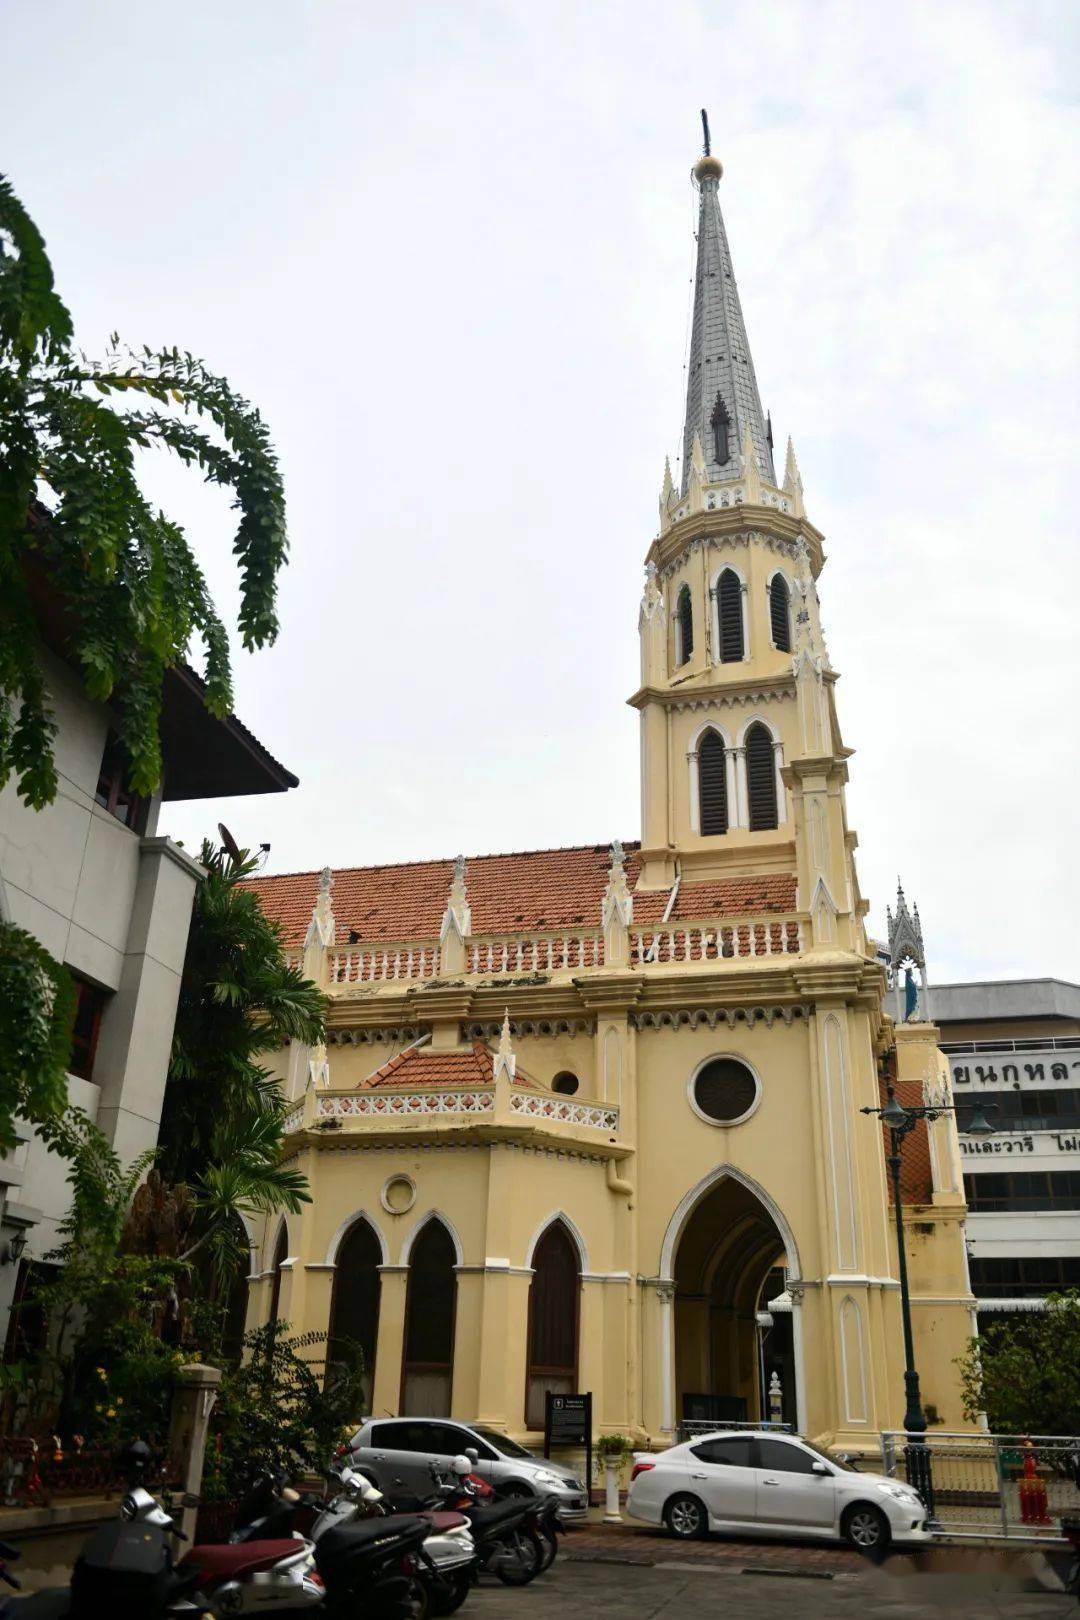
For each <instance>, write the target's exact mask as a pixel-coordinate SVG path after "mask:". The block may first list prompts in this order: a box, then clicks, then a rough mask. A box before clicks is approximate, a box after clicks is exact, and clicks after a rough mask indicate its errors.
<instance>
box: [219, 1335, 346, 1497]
mask: <svg viewBox="0 0 1080 1620" xmlns="http://www.w3.org/2000/svg"><path fill="white" fill-rule="evenodd" d="M337 1345H338V1341H337V1340H335V1353H334V1364H333V1367H332V1368H331V1369H330V1375H329V1376H327V1365H326V1359H325V1357H326V1338H325V1336H324V1335H323V1334H318V1333H305V1334H290V1333H289V1331H288V1326H287V1324H286V1323H276V1324H271V1325H270V1326H268V1327H264V1328H259V1329H258V1330H257V1331H256V1332H254V1333H249V1334H247V1335H246V1336H245V1338H244V1347H243V1348H244V1353H243V1356H242V1358H241V1361H240V1364H239V1365H238V1366H235V1367H232V1368H230V1369H229V1371H228V1372H227V1373H226V1375H225V1377H224V1378H223V1380H222V1385H221V1393H220V1394H219V1396H218V1400H217V1404H216V1406H215V1408H214V1414H213V1418H212V1420H211V1433H210V1445H209V1448H208V1451H207V1457H206V1465H205V1468H204V1472H203V1492H202V1494H203V1497H204V1499H206V1500H208V1501H213V1500H215V1499H219V1500H220V1499H226V1500H235V1498H236V1497H237V1496H238V1495H239V1493H240V1492H241V1491H243V1490H244V1489H246V1488H247V1486H248V1485H250V1483H251V1482H252V1481H253V1480H254V1479H256V1478H257V1477H258V1476H259V1475H260V1474H262V1473H266V1472H273V1471H275V1470H276V1469H279V1468H281V1469H283V1470H284V1471H285V1472H286V1473H288V1474H290V1475H292V1476H296V1475H297V1474H301V1473H322V1472H323V1470H324V1469H325V1468H326V1466H327V1463H328V1462H329V1460H330V1458H331V1457H332V1455H333V1453H334V1449H335V1447H336V1446H337V1445H338V1444H339V1442H340V1441H341V1439H342V1436H343V1433H344V1432H345V1430H346V1429H348V1428H350V1427H355V1423H356V1417H357V1414H358V1413H359V1412H360V1411H361V1409H362V1396H361V1376H362V1373H363V1357H362V1355H361V1352H360V1349H359V1346H357V1345H353V1344H346V1345H345V1346H344V1347H343V1353H342V1354H341V1355H339V1354H338V1350H337Z"/></svg>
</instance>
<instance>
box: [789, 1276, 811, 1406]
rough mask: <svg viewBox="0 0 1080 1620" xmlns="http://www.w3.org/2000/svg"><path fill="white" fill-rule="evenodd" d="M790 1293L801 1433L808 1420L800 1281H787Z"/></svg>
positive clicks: (796, 1402)
mask: <svg viewBox="0 0 1080 1620" xmlns="http://www.w3.org/2000/svg"><path fill="white" fill-rule="evenodd" d="M788 1293H789V1294H790V1295H791V1348H792V1354H793V1356H794V1358H795V1432H796V1433H797V1434H801V1433H803V1431H804V1430H805V1428H806V1425H807V1422H808V1413H807V1410H806V1359H805V1347H804V1344H803V1319H802V1305H803V1288H802V1284H801V1283H793V1282H789V1283H788Z"/></svg>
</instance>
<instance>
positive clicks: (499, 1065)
mask: <svg viewBox="0 0 1080 1620" xmlns="http://www.w3.org/2000/svg"><path fill="white" fill-rule="evenodd" d="M516 1071H517V1057H516V1056H515V1054H514V1047H513V1043H512V1041H511V1039H510V1009H509V1007H507V1008H506V1009H505V1011H504V1012H503V1021H502V1029H501V1030H500V1031H499V1050H498V1051H497V1052H496V1054H495V1066H494V1069H493V1071H492V1078H493V1079H494V1080H498V1078H499V1076H500V1075H501V1074H505V1075H506V1078H507V1079H508V1080H513V1078H514V1075H515V1073H516Z"/></svg>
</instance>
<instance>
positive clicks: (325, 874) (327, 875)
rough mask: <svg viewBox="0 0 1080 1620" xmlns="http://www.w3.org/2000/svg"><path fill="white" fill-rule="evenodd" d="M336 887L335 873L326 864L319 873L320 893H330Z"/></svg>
mask: <svg viewBox="0 0 1080 1620" xmlns="http://www.w3.org/2000/svg"><path fill="white" fill-rule="evenodd" d="M333 887H334V874H333V872H332V871H331V870H330V868H329V867H328V866H324V867H323V869H322V871H321V872H320V873H319V893H320V894H329V893H330V890H331V889H332V888H333Z"/></svg>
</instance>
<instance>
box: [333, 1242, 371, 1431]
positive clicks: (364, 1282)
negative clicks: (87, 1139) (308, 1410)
mask: <svg viewBox="0 0 1080 1620" xmlns="http://www.w3.org/2000/svg"><path fill="white" fill-rule="evenodd" d="M381 1264H382V1248H381V1246H380V1244H379V1240H378V1238H377V1237H376V1235H375V1232H374V1229H373V1228H372V1226H371V1223H370V1222H369V1221H366V1220H359V1221H355V1222H354V1223H353V1225H352V1226H350V1228H349V1230H348V1231H347V1232H346V1234H345V1236H344V1238H343V1239H342V1241H341V1244H340V1246H339V1248H338V1252H337V1261H336V1265H335V1269H334V1292H333V1296H332V1298H331V1300H330V1331H329V1335H328V1337H329V1344H328V1346H327V1354H326V1361H327V1368H326V1371H327V1377H328V1378H329V1377H330V1375H331V1372H332V1370H333V1369H334V1367H335V1366H336V1365H338V1364H345V1365H348V1364H349V1357H350V1355H351V1352H352V1351H353V1349H354V1348H355V1347H358V1348H359V1350H360V1353H361V1355H362V1356H363V1358H364V1370H363V1375H362V1378H361V1381H360V1387H361V1390H362V1392H363V1401H364V1411H365V1412H370V1411H371V1390H372V1384H373V1382H374V1378H375V1350H376V1347H377V1345H378V1340H379V1300H380V1296H381V1294H382V1278H381V1276H380V1275H379V1266H380V1265H381Z"/></svg>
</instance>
